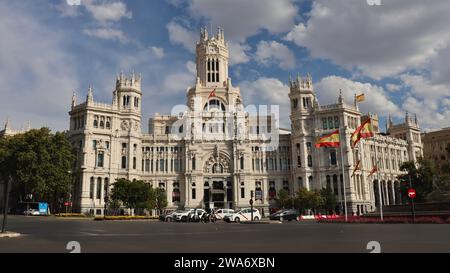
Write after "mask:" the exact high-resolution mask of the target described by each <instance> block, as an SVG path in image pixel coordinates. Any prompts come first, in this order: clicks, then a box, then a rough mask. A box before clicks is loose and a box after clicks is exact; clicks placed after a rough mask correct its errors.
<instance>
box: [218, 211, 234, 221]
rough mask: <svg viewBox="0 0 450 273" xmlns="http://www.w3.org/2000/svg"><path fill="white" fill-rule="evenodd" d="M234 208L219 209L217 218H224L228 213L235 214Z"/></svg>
mask: <svg viewBox="0 0 450 273" xmlns="http://www.w3.org/2000/svg"><path fill="white" fill-rule="evenodd" d="M233 213H234V210H232V209H218V210H217V211H216V212H215V213H214V215H215V216H216V220H223V218H224V217H225V216H226V215H229V214H233Z"/></svg>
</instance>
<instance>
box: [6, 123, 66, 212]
mask: <svg viewBox="0 0 450 273" xmlns="http://www.w3.org/2000/svg"><path fill="white" fill-rule="evenodd" d="M73 161H74V155H73V152H72V147H71V145H70V143H69V142H68V141H67V139H66V137H65V134H64V133H60V132H57V133H52V132H51V131H50V129H48V128H41V129H37V130H30V131H28V132H26V133H24V134H19V135H15V136H10V137H5V138H2V139H0V178H1V179H2V180H3V181H6V179H7V178H8V177H11V178H12V180H13V193H12V195H13V197H12V200H17V201H19V200H24V199H25V196H26V195H27V194H33V196H34V198H33V199H34V200H36V201H41V202H48V203H49V204H50V208H51V209H57V208H58V207H59V205H60V204H59V201H60V200H61V198H65V197H67V195H68V194H69V193H70V190H71V186H72V175H71V173H70V171H71V166H72V163H73Z"/></svg>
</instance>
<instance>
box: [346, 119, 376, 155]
mask: <svg viewBox="0 0 450 273" xmlns="http://www.w3.org/2000/svg"><path fill="white" fill-rule="evenodd" d="M374 135H375V132H374V130H373V126H372V119H370V118H369V119H368V120H366V121H365V122H364V123H363V124H361V126H359V127H358V128H357V129H356V131H355V132H354V133H353V134H352V137H351V143H352V148H355V146H356V144H357V143H358V142H359V141H360V140H361V138H368V137H373V136H374Z"/></svg>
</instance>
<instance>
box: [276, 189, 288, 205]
mask: <svg viewBox="0 0 450 273" xmlns="http://www.w3.org/2000/svg"><path fill="white" fill-rule="evenodd" d="M276 202H277V205H278V207H280V208H283V209H285V208H288V207H291V206H292V198H291V197H289V193H288V192H287V191H286V190H284V189H282V190H280V191H279V192H278V196H277V198H276Z"/></svg>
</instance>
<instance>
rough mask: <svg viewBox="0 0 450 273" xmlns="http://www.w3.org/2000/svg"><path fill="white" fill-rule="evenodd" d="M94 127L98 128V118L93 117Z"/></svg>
mask: <svg viewBox="0 0 450 273" xmlns="http://www.w3.org/2000/svg"><path fill="white" fill-rule="evenodd" d="M94 128H98V120H96V119H94Z"/></svg>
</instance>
